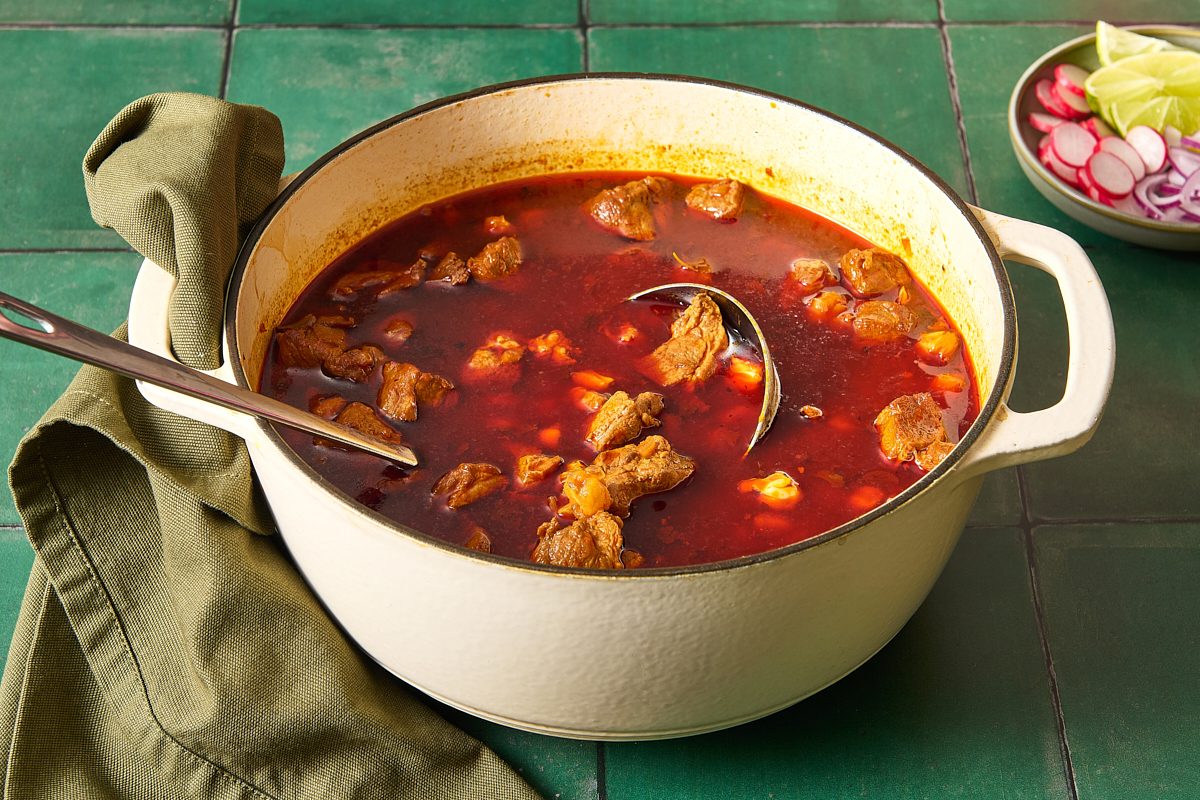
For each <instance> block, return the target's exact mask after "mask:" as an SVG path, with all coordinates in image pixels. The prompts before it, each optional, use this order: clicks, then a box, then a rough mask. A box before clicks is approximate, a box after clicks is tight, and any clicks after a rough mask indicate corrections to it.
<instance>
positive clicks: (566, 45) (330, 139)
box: [229, 28, 583, 171]
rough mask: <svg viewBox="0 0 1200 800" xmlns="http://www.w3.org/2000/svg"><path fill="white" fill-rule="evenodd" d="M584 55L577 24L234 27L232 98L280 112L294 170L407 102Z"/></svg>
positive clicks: (569, 67)
mask: <svg viewBox="0 0 1200 800" xmlns="http://www.w3.org/2000/svg"><path fill="white" fill-rule="evenodd" d="M582 58H583V50H582V42H581V39H580V34H579V32H578V31H575V30H554V29H478V28H477V29H465V30H464V29H460V30H439V29H418V30H361V29H349V30H347V29H339V30H259V29H251V30H240V31H238V32H237V34H236V36H235V40H234V54H233V67H232V72H231V74H230V81H229V97H230V99H232V100H236V101H238V102H243V103H257V104H259V105H262V106H265V107H267V108H269V109H271V110H272V111H274V112H275V113H276V114H278V115H279V117H280V118H281V119H282V120H283V131H284V140H285V142H286V147H287V155H288V160H287V169H288V170H289V171H291V170H296V169H300V168H302V167H304V166H307V165H308V164H309V163H310V162H312V161H313V159H314V158H316V157H317V156H319V155H321V154H322V153H324V152H325V151H326V150H328V149H329V148H330V147H332V146H333V145H335V144H337V143H338V142H340V141H342V140H344V139H345V138H347V137H348V136H350V135H351V134H353V133H356V132H358V131H360V130H362V129H363V128H366V127H368V126H370V125H372V124H373V123H376V122H379V121H380V120H383V119H387V118H388V117H390V116H393V115H395V114H398V113H400V112H401V111H405V110H407V109H408V108H411V107H412V106H415V105H419V104H421V103H425V102H428V101H430V100H434V99H436V98H438V97H443V96H445V95H449V94H454V93H456V92H461V91H465V90H467V89H473V88H475V87H478V86H484V85H486V84H490V83H497V82H500V81H508V80H515V79H517V78H525V77H531V76H535V75H545V74H553V73H562V72H573V71H579V70H580V69H581V68H582Z"/></svg>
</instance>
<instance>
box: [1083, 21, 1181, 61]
mask: <svg viewBox="0 0 1200 800" xmlns="http://www.w3.org/2000/svg"><path fill="white" fill-rule="evenodd" d="M1178 49H1179V48H1178V47H1176V46H1175V45H1173V44H1171V43H1170V42H1164V41H1163V40H1162V39H1155V38H1154V37H1152V36H1142V35H1141V34H1140V33H1134V32H1133V31H1127V30H1125V29H1124V28H1118V27H1117V26H1116V25H1109V24H1108V23H1107V22H1105V21H1104V20H1099V21H1097V22H1096V54H1097V55H1098V56H1100V65H1101V66H1103V67H1107V66H1108V65H1109V64H1112V63H1115V62H1117V61H1120V60H1121V59H1122V58H1128V57H1129V56H1140V55H1144V54H1146V53H1160V52H1163V51H1165V50H1178Z"/></svg>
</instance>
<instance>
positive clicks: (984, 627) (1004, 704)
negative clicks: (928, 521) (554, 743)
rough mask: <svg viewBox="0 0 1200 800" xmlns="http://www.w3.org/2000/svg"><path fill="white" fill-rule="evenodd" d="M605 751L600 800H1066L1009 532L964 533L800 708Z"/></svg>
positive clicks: (1017, 548)
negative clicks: (864, 651)
mask: <svg viewBox="0 0 1200 800" xmlns="http://www.w3.org/2000/svg"><path fill="white" fill-rule="evenodd" d="M605 752H606V755H605V764H606V774H605V778H606V786H607V790H608V798H609V800H630V799H631V798H650V797H653V798H660V799H661V800H669V799H670V798H707V797H712V798H717V797H720V798H739V799H740V798H776V799H777V800H799V799H800V798H804V799H805V800H808V799H809V798H821V799H822V800H840V799H841V798H847V799H848V798H880V799H881V800H882V799H886V800H915V799H916V798H939V799H945V798H971V799H972V800H975V799H976V798H1001V797H1003V798H1027V799H1032V798H1039V799H1041V798H1045V799H1046V800H1066V799H1067V798H1068V797H1069V795H1068V793H1067V787H1066V782H1065V772H1064V767H1063V764H1062V762H1061V759H1060V758H1059V738H1058V731H1057V726H1056V723H1055V717H1054V712H1053V707H1052V704H1051V696H1050V690H1049V686H1048V682H1047V677H1046V673H1045V664H1044V659H1043V655H1042V649H1041V644H1040V642H1039V639H1038V632H1037V622H1036V618H1035V616H1034V610H1033V600H1032V595H1031V591H1030V585H1029V572H1028V565H1027V560H1026V556H1025V547H1024V543H1023V540H1022V538H1021V533H1020V532H1019V531H1017V530H1014V529H1011V528H990V529H982V530H980V529H975V530H969V531H967V532H966V534H965V535H964V537H963V540H962V542H961V544H960V545H959V546H958V548H957V549H956V551H955V553H954V555H953V556H952V558H951V560H950V563H949V565H948V567H947V569H946V572H945V574H944V575H943V576H942V578H941V579H940V580H939V581H938V583H937V585H936V587H935V588H934V590H933V593H932V594H931V595H930V597H929V599H928V600H927V601H926V602H925V604H924V605H923V606H922V607H921V609H920V610H919V611H918V612H917V614H916V616H914V617H913V619H912V621H911V622H909V624H908V626H907V627H905V629H904V630H903V631H901V633H900V635H899V636H897V637H896V639H895V640H894V641H893V642H892V643H891V644H889V645H888V646H887V647H886V648H884V650H883V651H881V652H880V653H879V654H878V655H876V656H875V657H874V658H873V659H871V660H870V661H869V662H867V663H866V664H865V665H864V666H862V667H861V668H859V669H858V670H857V671H856V672H855V673H853V674H852V675H850V676H848V677H846V678H844V679H843V680H842V681H840V682H838V683H836V684H834V685H833V686H831V687H830V688H828V689H826V690H824V691H822V692H820V693H819V694H817V695H815V696H813V697H811V698H809V699H808V700H805V701H804V702H802V703H800V704H798V705H796V706H794V707H792V708H790V709H788V710H785V711H782V712H779V713H778V714H775V715H773V716H771V717H768V718H767V719H764V720H760V721H758V722H755V723H751V724H748V725H743V726H740V727H738V728H734V729H731V730H729V731H724V732H720V733H715V734H709V735H706V736H698V737H695V738H691V739H679V740H672V741H666V742H650V743H639V744H619V745H606V746H605Z"/></svg>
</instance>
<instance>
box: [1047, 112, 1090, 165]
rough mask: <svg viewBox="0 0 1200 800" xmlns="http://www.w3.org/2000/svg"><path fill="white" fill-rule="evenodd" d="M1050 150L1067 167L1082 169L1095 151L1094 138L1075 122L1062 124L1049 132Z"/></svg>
mask: <svg viewBox="0 0 1200 800" xmlns="http://www.w3.org/2000/svg"><path fill="white" fill-rule="evenodd" d="M1050 149H1051V150H1052V151H1053V152H1054V155H1056V156H1058V158H1059V160H1061V161H1062V162H1063V163H1064V164H1066V165H1067V166H1069V167H1076V168H1079V167H1082V166H1083V165H1084V164H1086V163H1087V160H1088V158H1090V157H1091V155H1092V152H1093V151H1095V149H1096V137H1095V136H1092V135H1091V134H1090V133H1088V132H1087V130H1085V129H1084V127H1083V126H1082V125H1080V124H1078V123H1075V122H1064V123H1063V124H1061V125H1059V126H1058V127H1057V128H1055V129H1054V130H1052V131H1050Z"/></svg>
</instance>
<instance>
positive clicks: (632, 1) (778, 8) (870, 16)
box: [588, 0, 938, 24]
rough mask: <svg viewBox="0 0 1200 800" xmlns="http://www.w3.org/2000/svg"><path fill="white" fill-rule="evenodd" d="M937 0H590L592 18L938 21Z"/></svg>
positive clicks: (614, 20) (631, 20)
mask: <svg viewBox="0 0 1200 800" xmlns="http://www.w3.org/2000/svg"><path fill="white" fill-rule="evenodd" d="M937 18H938V10H937V2H936V0H899V2H891V3H880V2H876V1H875V0H815V1H813V2H807V3H797V2H795V0H726V2H723V3H680V2H676V1H675V0H591V2H590V3H588V19H589V21H591V22H593V23H599V24H605V23H609V24H612V23H615V24H622V23H651V24H662V23H668V24H670V23H695V22H864V21H870V22H879V21H888V20H897V21H900V20H903V21H906V22H934V21H936V20H937Z"/></svg>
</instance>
